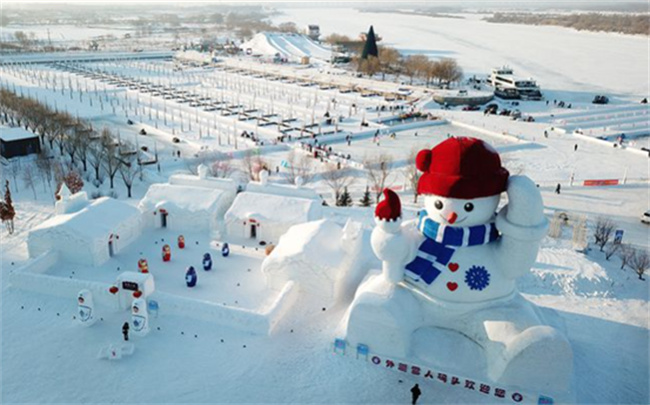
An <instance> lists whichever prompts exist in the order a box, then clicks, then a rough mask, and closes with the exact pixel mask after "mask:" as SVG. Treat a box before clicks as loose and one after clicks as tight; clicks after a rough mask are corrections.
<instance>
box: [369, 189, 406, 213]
mask: <svg viewBox="0 0 650 405" xmlns="http://www.w3.org/2000/svg"><path fill="white" fill-rule="evenodd" d="M375 216H376V217H377V218H379V219H382V220H385V221H394V220H396V219H397V218H399V217H401V216H402V203H401V202H400V200H399V196H398V195H397V194H396V193H395V192H394V191H393V190H390V189H388V188H385V189H384V200H383V201H381V202H380V203H379V204H377V208H375Z"/></svg>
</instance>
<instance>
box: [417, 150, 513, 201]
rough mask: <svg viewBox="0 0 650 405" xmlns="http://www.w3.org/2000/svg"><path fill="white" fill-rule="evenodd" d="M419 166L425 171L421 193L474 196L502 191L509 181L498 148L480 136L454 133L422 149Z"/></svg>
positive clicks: (420, 185) (419, 192) (418, 156)
mask: <svg viewBox="0 0 650 405" xmlns="http://www.w3.org/2000/svg"><path fill="white" fill-rule="evenodd" d="M415 166H416V167H417V168H418V170H420V171H421V172H423V174H422V176H421V177H420V180H419V181H418V194H435V195H439V196H442V197H448V198H462V199H471V198H479V197H487V196H491V195H497V194H500V193H501V192H503V191H505V189H506V185H507V183H508V175H509V173H508V170H506V169H505V168H504V167H502V166H501V159H500V158H499V154H498V153H497V151H495V150H494V149H493V148H492V147H491V146H490V145H488V144H487V143H485V142H483V141H482V140H480V139H476V138H464V137H460V138H456V137H453V138H449V139H447V140H445V141H444V142H441V143H439V144H438V145H437V146H436V147H434V148H433V149H431V150H428V149H424V150H421V151H420V152H419V153H418V155H417V157H416V159H415Z"/></svg>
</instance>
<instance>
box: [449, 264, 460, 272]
mask: <svg viewBox="0 0 650 405" xmlns="http://www.w3.org/2000/svg"><path fill="white" fill-rule="evenodd" d="M447 267H449V270H451V271H456V270H458V263H449V265H448V266H447Z"/></svg>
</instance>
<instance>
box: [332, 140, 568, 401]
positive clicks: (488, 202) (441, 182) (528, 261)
mask: <svg viewBox="0 0 650 405" xmlns="http://www.w3.org/2000/svg"><path fill="white" fill-rule="evenodd" d="M416 166H417V168H418V170H419V171H421V172H422V175H421V177H420V179H419V183H418V190H417V191H418V193H419V194H420V195H423V196H424V210H422V211H420V215H419V219H417V221H409V222H404V223H402V218H401V204H400V201H399V197H398V196H397V194H395V193H393V192H392V191H390V190H385V191H384V195H385V199H384V200H383V201H382V202H381V203H380V204H379V205H378V206H377V209H376V211H375V222H376V227H375V229H374V230H373V232H372V237H371V243H372V248H373V250H374V252H375V254H376V255H377V256H378V257H379V259H381V260H382V262H383V264H382V272H381V274H375V275H371V276H369V277H368V278H367V279H366V280H365V281H364V282H363V283H362V284H361V286H360V287H359V289H358V290H357V293H356V295H355V298H354V300H353V302H352V304H351V306H350V309H349V311H348V314H347V318H346V321H345V322H346V324H345V327H346V339H347V340H348V342H350V343H352V344H353V345H356V344H359V343H363V344H366V345H368V347H369V349H370V350H371V351H372V352H375V353H377V354H383V355H388V356H394V357H398V358H402V359H409V358H412V357H413V356H414V353H413V350H412V349H413V338H414V335H415V333H416V332H417V331H418V330H421V329H423V328H433V329H436V330H440V331H445V333H447V332H449V333H452V334H453V335H454V336H455V337H454V339H452V341H455V340H456V339H459V340H462V339H469V340H470V341H472V342H473V343H475V344H476V345H478V347H480V351H481V352H482V353H483V354H484V357H485V362H484V364H485V365H486V366H485V367H486V369H485V371H486V373H487V377H488V378H490V379H492V380H493V381H498V382H501V383H504V384H515V385H521V386H527V385H530V384H531V382H532V383H534V384H535V387H537V388H545V389H549V390H551V389H552V390H566V389H568V388H569V385H570V381H571V378H572V368H573V366H572V364H573V356H572V351H571V347H570V345H569V343H568V341H567V340H566V338H565V337H564V336H563V335H562V334H561V333H560V332H559V331H558V330H556V329H554V328H553V327H550V326H547V324H546V321H545V320H544V319H543V316H542V314H541V311H539V310H538V308H537V307H536V306H535V305H534V304H532V303H531V302H529V301H527V300H526V299H524V298H523V297H522V296H521V295H520V294H519V293H518V292H517V289H516V286H515V280H516V279H517V277H519V276H521V275H523V274H525V273H526V272H528V271H529V270H530V268H531V266H532V264H533V263H534V262H535V259H536V256H537V251H538V249H539V242H540V240H541V239H542V237H543V236H544V235H545V233H546V231H547V226H548V225H547V220H546V218H545V217H544V215H543V205H542V198H541V195H540V193H539V190H538V189H537V187H536V185H535V184H534V183H533V182H532V181H531V180H530V179H529V178H528V177H525V176H509V173H508V171H507V170H506V169H505V168H503V167H502V166H501V160H500V158H499V155H498V153H497V152H496V151H495V150H494V149H493V148H492V147H491V146H489V145H488V144H486V143H485V142H483V141H481V140H479V139H473V138H449V139H447V140H446V141H444V142H442V143H440V144H439V145H437V146H436V147H434V148H433V149H432V150H422V151H420V152H419V153H418V155H417V159H416ZM502 192H506V194H507V197H508V204H507V205H506V206H504V207H503V208H502V209H501V210H500V211H499V213H498V214H495V212H496V209H497V206H498V204H499V200H500V197H501V194H502ZM434 336H435V334H434ZM445 342H447V343H448V342H449V340H444V341H435V338H434V339H433V341H427V342H426V345H424V346H425V347H426V350H427V351H429V353H428V356H429V358H436V357H437V356H441V355H447V352H448V351H449V350H453V347H459V346H456V345H452V346H453V347H449V345H447V346H445V344H446V343H445ZM421 346H422V345H420V346H419V350H420V347H421ZM477 363H478V362H477ZM450 366H453V365H450Z"/></svg>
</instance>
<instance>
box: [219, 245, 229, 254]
mask: <svg viewBox="0 0 650 405" xmlns="http://www.w3.org/2000/svg"><path fill="white" fill-rule="evenodd" d="M229 254H230V246H228V244H227V243H224V244H223V246H222V247H221V256H223V257H228V255H229Z"/></svg>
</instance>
